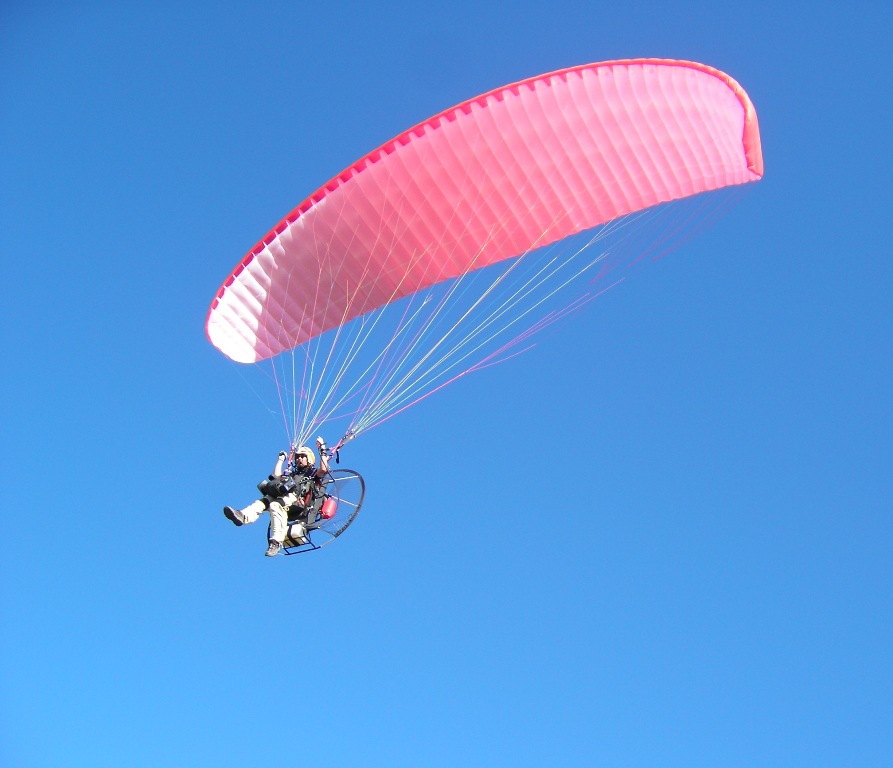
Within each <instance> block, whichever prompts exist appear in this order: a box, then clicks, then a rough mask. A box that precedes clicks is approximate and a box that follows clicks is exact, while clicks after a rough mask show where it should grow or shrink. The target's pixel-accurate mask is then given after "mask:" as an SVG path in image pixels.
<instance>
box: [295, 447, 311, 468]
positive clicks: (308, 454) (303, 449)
mask: <svg viewBox="0 0 893 768" xmlns="http://www.w3.org/2000/svg"><path fill="white" fill-rule="evenodd" d="M301 453H303V454H304V455H305V456H306V457H307V463H308V464H316V455H315V454H314V453H313V451H311V450H310V449H309V448H308V447H307V446H306V445H302V446H301V447H300V448H295V451H294V454H293V455H294V458H295V461H297V459H298V454H301Z"/></svg>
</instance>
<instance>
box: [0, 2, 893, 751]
mask: <svg viewBox="0 0 893 768" xmlns="http://www.w3.org/2000/svg"><path fill="white" fill-rule="evenodd" d="M891 22H893V14H891V11H890V10H888V9H886V8H885V6H884V4H883V3H866V4H864V5H862V6H861V7H859V8H858V9H857V10H851V9H849V8H844V6H843V5H841V4H839V3H835V4H824V5H823V4H797V5H796V6H794V5H791V4H787V3H770V2H766V3H752V4H723V3H716V2H711V3H707V2H704V3H693V2H680V3H637V2H627V3H597V2H583V1H582V0H577V1H576V2H560V1H559V2H550V3H546V2H543V3H502V2H500V3H495V2H493V3H488V2H465V1H464V0H459V1H457V2H451V3H448V4H434V5H433V6H428V5H427V4H422V3H398V2H382V3H360V2H354V3H347V2H338V1H337V0H335V1H333V2H328V3H326V4H322V3H297V2H292V3H284V2H283V3H247V2H244V3H239V2H234V3H221V4H218V3H170V2H157V3H150V2H146V3H136V2H128V1H127V0H125V1H124V2H114V3H113V2H83V3H66V4H63V3H46V2H31V3H24V2H15V0H12V1H11V2H7V3H5V4H4V6H3V9H2V11H0V73H2V74H0V146H2V153H0V196H2V197H0V227H2V241H0V242H2V260H3V273H4V281H3V285H4V287H3V301H2V303H0V312H2V323H0V327H2V329H3V330H2V339H3V344H2V352H3V383H4V394H3V398H2V401H0V402H2V442H0V450H2V461H0V473H2V474H0V477H2V485H0V488H2V503H3V511H4V514H3V515H2V516H0V548H2V549H0V580H2V619H3V625H4V629H3V632H2V635H0V637H2V640H0V643H2V645H0V658H2V665H0V695H2V698H0V764H2V765H3V766H10V768H20V767H27V768H59V767H60V766H62V767H67V766H72V767H77V768H80V767H81V766H84V767H89V768H102V767H104V766H109V767H111V766H114V767H115V768H120V767H121V766H135V767H138V768H142V767H143V766H147V767H149V766H151V767H152V768H157V766H164V765H174V766H209V767H210V766H213V767H214V768H225V767H228V766H252V765H257V764H260V762H261V761H267V760H269V761H275V762H276V763H281V764H285V765H308V766H386V767H387V768H401V767H403V766H405V767H406V768H417V767H418V766H434V767H440V766H445V767H446V766H450V767H452V766H464V767H465V768H473V767H474V768H476V767H477V766H487V767H490V766H506V767H507V768H508V767H510V768H521V767H522V766H545V765H558V766H568V767H570V766H586V767H589V766H661V768H670V767H676V766H678V767H680V768H700V767H703V768H716V767H717V766H723V768H731V767H733V766H747V767H752V766H763V767H765V766H779V767H780V768H782V767H783V768H793V767H794V766H804V767H808V768H817V767H818V766H878V767H881V766H885V767H886V766H889V765H893V727H891V726H893V696H891V690H893V659H891V654H890V649H891V647H893V619H891V606H893V602H891V597H893V595H891V592H893V544H891V538H893V524H891V512H893V492H891V491H893V483H891V477H890V475H891V467H893V461H891V459H893V455H891V453H893V452H891V438H893V428H891V427H893V424H891V422H893V418H891V417H893V414H891V405H890V392H891V378H893V376H891V359H893V357H891V354H890V353H891V330H893V313H891V302H890V286H891V283H893V266H891V259H890V247H889V238H888V233H889V216H890V210H891V202H893V200H891V193H890V179H891V173H893V162H891V157H893V153H891V149H890V136H891V135H893V130H891V129H893V125H891V123H893V121H891V109H890V98H889V94H888V93H887V92H888V91H889V88H888V86H887V85H886V84H887V82H888V80H889V60H890V53H891V39H893V23H891ZM638 56H653V57H667V58H684V59H692V60H696V61H701V62H704V63H707V64H710V65H712V66H715V67H717V68H719V69H722V70H724V71H726V72H728V73H729V74H731V75H732V76H733V77H735V78H736V79H737V80H738V81H739V82H740V83H741V84H742V85H743V86H744V87H745V88H746V89H747V91H748V93H749V94H750V96H751V98H752V99H753V101H754V103H755V105H756V108H757V111H758V113H759V117H760V125H761V128H762V136H763V148H764V153H765V159H766V177H765V179H764V180H763V181H762V182H760V183H759V184H757V185H754V187H753V189H752V190H751V191H750V193H749V194H748V195H747V196H746V197H745V198H744V200H743V202H742V203H741V204H740V205H739V206H738V207H737V208H735V209H734V210H733V211H732V212H731V213H730V214H729V215H727V216H726V217H725V218H724V219H722V220H721V221H720V222H719V224H718V225H717V226H715V227H713V228H712V229H711V230H709V231H708V232H707V233H705V234H704V235H703V236H701V237H700V238H699V239H697V240H696V241H694V242H693V243H691V244H690V245H688V246H686V247H685V248H684V249H682V250H680V251H677V252H676V253H674V254H672V255H671V256H670V257H668V258H665V259H663V260H662V261H660V262H658V263H655V264H651V265H649V266H648V267H647V268H645V269H642V270H639V271H638V272H637V274H635V275H634V278H633V279H630V280H628V281H626V282H625V283H624V284H623V285H622V286H620V287H619V288H618V289H616V290H613V291H611V292H609V293H608V294H607V295H605V296H604V297H603V298H602V299H600V300H599V301H597V302H596V303H594V304H593V305H592V306H591V307H590V309H589V310H588V311H587V312H586V313H585V314H583V315H581V316H579V317H577V318H576V319H575V320H574V321H573V322H572V323H569V324H567V325H566V326H565V327H563V328H562V329H561V331H560V332H559V333H551V334H548V335H547V336H545V337H543V339H542V340H541V343H540V344H539V345H538V346H537V348H536V349H535V350H533V351H532V352H530V353H529V354H527V355H524V356H522V357H520V358H518V359H517V360H515V361H513V362H512V363H509V364H507V365H504V366H500V367H497V368H494V369H492V370H490V371H487V372H484V373H481V374H477V375H476V376H473V377H469V378H467V379H465V380H464V381H462V382H461V383H459V384H457V385H455V386H453V387H452V388H449V389H448V390H446V391H444V392H443V393H440V394H439V395H438V396H436V397H435V398H432V399H430V400H428V401H427V402H426V403H424V404H422V405H420V406H419V407H417V408H415V409H413V410H412V411H409V412H407V413H406V414H404V415H402V416H401V417H399V418H397V419H394V420H392V421H390V422H388V424H387V425H384V426H382V427H381V428H379V429H376V430H373V431H371V432H369V433H367V434H366V435H364V436H363V437H362V439H360V440H358V441H356V443H354V444H352V445H351V446H350V447H349V449H348V451H346V452H345V455H344V457H343V460H344V462H345V464H347V465H350V466H353V467H355V468H357V469H359V470H360V471H362V472H363V474H364V475H365V476H366V479H367V482H368V485H369V492H368V498H367V504H366V506H365V507H364V509H363V511H362V513H361V515H360V518H359V520H358V522H357V523H356V524H355V525H354V527H353V528H352V529H351V530H350V532H349V533H348V535H347V536H345V537H344V539H343V540H340V541H339V542H338V543H337V544H336V545H334V546H332V547H330V548H329V549H327V550H326V551H324V552H322V553H317V554H316V555H314V556H306V557H298V558H276V559H274V560H270V559H266V558H264V557H263V556H262V553H263V550H264V545H265V542H264V536H263V530H262V528H261V526H255V527H253V528H244V529H235V528H234V527H233V526H232V525H230V524H229V523H228V522H227V521H226V520H225V519H224V517H223V515H222V514H221V512H220V509H221V507H222V505H223V504H243V503H247V502H248V501H249V500H251V498H253V493H254V485H255V483H256V482H257V481H258V480H259V479H260V478H261V477H262V476H263V475H264V474H266V472H267V471H268V469H269V464H270V462H271V459H272V458H273V457H274V456H275V453H276V451H277V450H279V448H280V447H281V442H282V432H281V427H280V425H279V423H278V422H277V421H276V420H275V419H273V418H270V416H269V414H268V413H266V412H265V411H264V409H263V407H262V405H261V404H260V403H259V402H258V400H257V398H256V397H255V396H254V394H253V393H252V392H251V391H250V389H249V388H248V387H247V386H246V384H245V382H244V380H243V379H242V377H241V376H240V375H239V371H238V370H237V366H236V365H235V364H234V363H231V362H229V361H228V360H226V359H224V358H223V357H222V356H221V355H220V354H219V353H218V352H217V351H216V350H215V349H213V348H212V347H211V346H210V344H209V343H208V342H207V341H206V339H205V335H204V327H203V325H204V319H205V314H206V311H207V307H208V304H209V302H210V300H211V298H212V297H213V295H214V293H215V291H216V290H217V288H218V286H219V284H220V282H221V281H222V280H223V278H224V277H225V276H226V275H227V274H228V272H229V270H230V269H231V268H232V267H233V265H234V264H235V263H236V262H237V261H238V260H239V259H240V258H241V256H242V255H243V254H244V253H245V252H246V251H247V250H248V249H249V248H250V247H251V246H252V245H254V243H255V242H256V241H257V239H258V238H259V237H261V236H262V235H263V234H264V233H265V232H266V231H267V229H268V228H269V227H270V226H272V225H273V224H274V223H275V222H276V221H278V219H279V218H280V217H281V216H282V215H284V214H285V213H286V212H287V211H289V210H290V209H291V208H292V207H293V206H294V205H296V204H297V203H298V202H300V200H302V199H303V198H304V197H305V196H306V195H307V194H309V193H310V192H312V191H313V190H314V189H316V188H317V187H318V186H319V185H320V184H322V183H323V182H325V181H326V180H328V179H329V178H330V177H331V176H333V175H334V174H336V173H338V172H339V171H340V170H341V169H342V168H344V167H345V166H347V165H348V164H350V163H351V162H352V161H353V160H355V159H356V158H358V157H359V156H360V155H362V154H363V153H365V152H367V151H368V150H370V149H372V148H373V147H375V146H377V145H378V144H380V143H382V142H384V141H386V140H387V139H389V138H390V137H391V136H393V135H395V134H396V133H398V132H400V131H401V130H403V129H405V128H407V127H408V126H410V125H412V124H414V123H416V122H418V121H419V120H422V119H424V118H426V117H428V116H429V115H431V114H433V113H435V112H437V111H440V110H442V109H444V108H446V107H449V106H451V105H453V104H455V103H457V102H458V101H460V100H462V99H465V98H468V97H471V96H474V95H476V94H478V93H481V92H484V91H486V90H489V89H491V88H494V87H497V86H500V85H503V84H505V83H508V82H512V81H514V80H518V79H521V78H524V77H528V76H532V75H536V74H539V73H542V72H546V71H550V70H553V69H557V68H561V67H564V66H570V65H574V64H580V63H585V62H592V61H600V60H606V59H614V58H628V57H638ZM545 504H548V505H549V506H551V508H552V509H551V511H548V512H544V505H545Z"/></svg>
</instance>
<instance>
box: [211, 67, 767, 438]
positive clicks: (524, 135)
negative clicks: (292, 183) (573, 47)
mask: <svg viewBox="0 0 893 768" xmlns="http://www.w3.org/2000/svg"><path fill="white" fill-rule="evenodd" d="M762 173H763V161H762V154H761V148H760V135H759V128H758V125H757V117H756V112H755V110H754V108H753V105H752V104H751V101H750V99H749V98H748V96H747V94H746V93H745V92H744V90H743V89H742V88H741V87H740V86H739V85H738V83H736V82H735V81H734V80H733V79H732V78H731V77H729V76H728V75H726V74H724V73H722V72H719V71H718V70H715V69H713V68H711V67H707V66H704V65H702V64H696V63H693V62H686V61H672V60H662V59H631V60H624V61H611V62H604V63H598V64H588V65H584V66H578V67H572V68H569V69H564V70H560V71H557V72H552V73H549V74H545V75H541V76H539V77H533V78H529V79H527V80H523V81H520V82H518V83H514V84H512V85H508V86H506V87H504V88H498V89H496V90H493V91H490V92H489V93H485V94H483V95H481V96H478V97H477V98H474V99H470V100H468V101H465V102H463V103H462V104H459V105H458V106H456V107H453V108H451V109H448V110H445V111H444V112H441V113H440V114H438V115H435V116H434V117H432V118H430V119H428V120H426V121H424V122H422V123H419V124H418V125H416V126H415V127H413V128H411V129H409V130H408V131H405V132H404V133H401V134H400V135H399V136H397V137H396V138H394V139H393V140H391V141H389V142H387V143H386V144H384V145H382V146H381V147H379V148H378V149H376V150H374V151H373V152H370V153H369V154H368V155H366V156H365V157H363V158H361V159H360V160H358V161H357V162H355V163H354V164H352V165H351V166H349V167H348V168H346V169H345V170H344V171H343V172H342V173H340V174H338V175H337V176H336V177H335V178H333V179H332V180H331V181H329V182H328V183H327V184H325V185H323V186H322V187H321V188H320V189H318V190H317V191H316V192H314V193H313V194H312V195H310V197H308V198H307V199H306V200H304V201H303V202H302V203H300V204H299V205H298V206H297V207H296V208H295V209H294V210H292V211H291V213H289V214H288V215H287V216H286V217H285V218H284V219H282V220H281V221H280V222H279V223H278V224H277V225H276V226H275V227H274V228H273V229H272V230H271V231H270V232H269V233H268V234H267V235H266V236H265V237H264V238H263V239H262V240H261V241H260V242H259V243H257V245H255V246H254V248H252V249H251V250H250V251H249V252H248V254H247V255H246V256H245V257H244V258H243V259H242V261H241V262H240V263H239V264H238V265H237V267H236V268H235V270H234V271H233V272H232V274H231V275H230V276H229V277H228V278H227V279H226V281H225V282H224V284H223V285H222V286H221V288H220V289H219V290H218V292H217V295H216V296H215V298H214V300H213V302H212V304H211V308H210V311H209V313H208V318H207V323H206V331H207V335H208V338H209V339H210V341H211V342H212V343H213V344H214V345H215V346H216V347H217V348H218V349H219V350H220V351H221V352H223V353H224V354H225V355H226V356H228V357H230V358H231V359H233V360H235V361H238V362H243V363H251V362H257V361H260V360H264V359H266V358H270V357H274V356H276V355H278V354H280V353H282V352H284V351H288V350H293V349H294V348H296V347H299V346H300V345H305V344H306V343H307V342H309V341H311V340H314V339H317V338H318V337H320V334H324V333H325V332H327V331H331V332H332V333H333V334H334V335H335V336H336V337H338V338H341V341H340V344H341V349H342V350H344V349H345V347H344V341H343V338H342V336H343V333H342V328H343V327H344V326H345V324H347V323H349V322H350V321H352V320H356V319H357V318H364V316H366V315H367V313H370V312H372V311H375V310H380V309H381V308H383V307H387V306H388V305H389V304H392V303H394V302H397V301H398V300H400V299H402V298H405V297H410V296H414V295H416V294H417V293H418V292H421V291H424V290H426V289H429V288H431V287H432V286H437V285H439V284H441V283H444V282H445V281H451V280H452V281H454V280H462V279H464V277H465V276H467V275H470V274H472V273H476V272H478V271H480V270H483V269H484V268H486V267H488V266H490V265H496V264H500V263H507V262H510V261H513V260H515V257H523V256H525V255H526V254H529V253H531V252H535V255H538V254H539V252H540V251H541V249H543V248H545V247H547V246H549V245H551V244H554V243H559V242H560V241H562V240H563V239H565V238H567V237H569V236H570V235H573V234H575V233H580V232H584V231H589V230H592V229H593V228H597V227H599V226H607V225H609V224H610V223H611V222H616V221H618V220H619V219H620V218H621V217H624V216H628V215H630V214H634V213H635V212H638V211H643V210H645V209H649V208H652V207H654V206H657V205H659V204H661V203H666V202H669V201H676V200H682V199H683V198H688V197H691V196H694V195H698V194H699V193H702V192H707V191H710V190H717V189H721V188H724V187H731V186H735V185H741V184H745V183H747V182H750V181H754V180H757V179H759V178H760V177H761V176H762ZM603 257H604V254H603V255H602V256H600V257H599V258H603ZM594 261H598V259H595V260H594ZM544 263H547V264H548V263H550V262H546V261H544ZM593 263H594V262H593ZM509 268H511V267H509ZM542 271H543V272H544V273H545V272H549V271H552V268H551V266H549V267H543V270H542ZM500 279H501V278H497V282H498V281H499V280H500ZM564 279H565V278H561V280H562V281H564ZM567 280H568V282H569V281H570V278H568V279H567ZM531 284H532V285H534V286H535V287H536V288H537V289H538V290H539V286H540V284H541V283H540V277H539V275H538V276H537V278H536V279H535V280H533V281H531ZM561 285H564V282H561ZM525 290H528V287H527V286H525ZM530 290H531V291H532V289H530ZM550 290H551V289H550ZM489 292H490V289H485V290H484V292H483V295H487V294H488V293H489ZM455 293H459V292H458V291H457V292H455ZM550 295H551V294H550ZM450 300H452V295H451V297H450ZM439 301H440V300H438V301H437V302H434V303H433V306H435V307H436V312H435V314H439V313H440V312H441V308H440V306H441V305H440V303H439ZM479 303H480V299H478V298H475V299H473V300H472V301H471V303H470V305H469V310H468V312H465V310H463V311H462V312H460V313H459V314H458V320H457V325H458V324H461V322H464V321H465V319H466V316H467V315H468V314H470V313H471V310H472V309H474V310H475V311H477V310H478V304H479ZM508 306H510V307H511V308H514V307H515V299H514V297H512V299H511V302H510V304H509V305H508ZM400 311H401V312H402V313H403V315H402V316H401V317H409V318H411V319H412V320H414V319H415V317H416V315H415V310H414V309H413V310H409V309H406V308H405V307H404V308H403V309H402V310H400ZM525 311H526V310H525ZM503 314H505V313H504V312H503V310H502V309H501V308H500V309H499V310H497V311H495V312H494V313H493V314H492V315H490V316H488V320H487V322H488V323H490V322H491V319H490V318H492V317H494V316H495V317H499V318H502V316H503ZM363 322H365V319H364V320H363ZM400 323H401V324H400V325H398V329H397V330H396V331H395V332H394V336H393V337H392V339H393V338H396V337H397V336H402V337H403V338H404V339H405V340H406V341H407V343H406V345H405V347H404V348H412V349H417V348H418V347H419V345H420V341H421V339H422V337H424V336H425V335H426V333H427V330H425V331H418V332H416V331H411V332H410V331H408V330H407V328H408V326H407V325H404V324H402V323H403V320H402V319H401V321H400ZM453 332H454V328H452V327H451V328H450V329H449V330H448V334H449V333H453ZM469 336H470V334H469ZM442 343H443V341H442V340H440V341H437V342H436V344H442ZM355 346H359V345H358V344H356V343H355V342H353V341H352V342H350V346H349V347H347V348H346V349H347V352H346V353H345V356H344V358H342V360H347V361H349V362H352V359H353V358H352V355H353V350H354V347H355ZM384 346H385V349H384V350H383V351H382V352H381V354H380V356H379V357H378V358H376V359H375V360H373V362H372V363H371V364H370V366H371V367H370V368H366V369H363V371H362V372H361V374H360V377H361V378H362V376H364V375H365V374H366V372H367V371H369V370H372V371H373V372H381V371H382V370H383V369H384V370H387V372H388V384H387V386H383V388H382V390H381V392H379V393H377V394H376V395H375V397H377V396H378V394H384V395H387V396H388V397H390V396H392V395H393V392H394V391H395V390H394V389H393V388H391V386H390V383H391V381H393V380H397V381H398V383H399V384H400V386H402V385H403V383H404V381H405V380H406V379H404V377H403V375H402V374H396V373H394V371H396V370H397V368H398V367H399V365H402V361H401V362H400V363H396V364H394V365H393V366H392V365H391V364H390V363H388V362H387V361H386V355H388V354H390V353H391V352H392V351H393V347H394V344H393V341H388V342H387V343H386V344H385V345H384ZM334 349H335V347H332V350H334ZM337 355H338V353H337V352H335V351H330V352H327V353H323V355H322V356H320V355H319V354H317V353H316V352H314V353H312V354H311V353H309V352H308V353H307V355H306V360H305V361H304V362H306V361H307V360H310V359H311V358H312V360H313V368H312V370H311V372H310V373H307V371H308V370H310V369H308V368H307V367H304V368H303V370H304V373H302V374H300V375H299V378H300V381H299V382H296V383H295V385H294V388H293V392H292V394H293V396H294V398H295V401H296V403H297V401H299V400H300V401H305V402H304V405H303V406H300V405H298V406H296V410H297V409H300V408H302V407H303V408H304V410H305V412H306V413H309V414H310V415H309V416H308V417H307V418H306V419H304V420H303V421H304V423H305V427H301V428H300V429H297V428H296V432H297V433H298V434H296V435H292V437H295V439H301V437H302V435H304V434H309V430H312V429H313V428H314V426H315V425H318V424H320V423H322V422H323V421H325V420H326V419H327V418H328V416H329V414H330V413H331V410H332V409H331V407H329V406H330V405H331V403H332V402H334V401H326V403H328V404H322V405H320V406H319V407H316V406H313V405H312V404H311V402H310V401H311V400H312V398H313V395H314V392H317V391H319V388H318V387H316V386H315V385H312V382H310V379H312V378H313V377H314V376H318V369H319V368H321V367H324V366H322V365H321V363H325V362H328V361H331V359H333V358H334V357H337ZM428 355H430V353H428ZM462 359H464V358H462ZM425 362H426V364H427V362H429V360H428V358H427V356H426V358H425ZM343 370H344V369H343V368H342V363H341V362H339V363H338V369H337V371H338V372H337V375H336V377H335V382H334V384H333V386H332V388H329V389H327V390H326V391H327V392H328V393H329V394H327V395H325V397H326V398H329V397H330V396H331V394H332V392H334V391H336V390H337V389H338V388H339V387H342V386H343V385H344V375H343ZM409 370H410V374H408V375H409V376H410V378H411V376H412V375H415V371H416V365H415V364H413V365H411V366H409ZM432 381H434V379H433V378H432V379H431V380H430V381H426V383H425V385H424V386H429V387H430V383H431V382H432ZM359 386H360V388H364V387H365V391H364V393H363V404H362V406H361V407H362V408H369V407H371V401H370V399H369V391H370V390H369V388H368V387H367V385H366V384H363V383H362V382H361V383H360V384H359ZM374 399H375V398H374V397H373V400H374ZM335 400H336V401H337V404H342V403H343V402H344V399H343V398H342V397H341V396H340V395H338V396H337V397H336V398H335ZM400 402H403V401H397V404H398V405H399V403H400Z"/></svg>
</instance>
